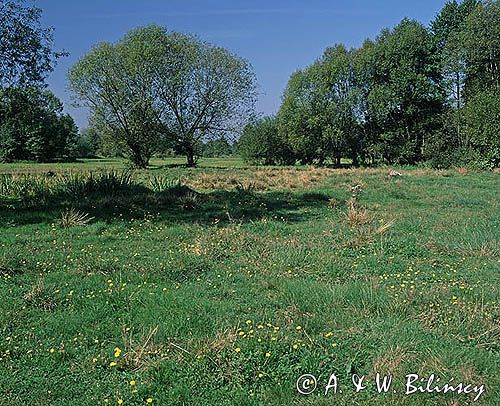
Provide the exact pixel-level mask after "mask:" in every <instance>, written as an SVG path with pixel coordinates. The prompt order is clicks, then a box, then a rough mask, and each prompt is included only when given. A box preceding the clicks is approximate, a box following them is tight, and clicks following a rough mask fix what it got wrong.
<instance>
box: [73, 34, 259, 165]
mask: <svg viewBox="0 0 500 406" xmlns="http://www.w3.org/2000/svg"><path fill="white" fill-rule="evenodd" d="M69 80H70V84H71V88H72V90H73V91H74V92H75V94H76V95H77V96H78V98H80V99H82V100H84V101H85V102H86V103H87V105H88V106H89V107H90V108H91V110H92V112H93V115H94V117H95V118H94V119H95V120H96V121H99V122H100V123H101V124H102V126H103V127H106V129H107V131H106V132H107V133H108V134H109V135H110V136H112V138H113V139H114V140H115V141H116V143H117V144H118V145H120V146H121V147H122V148H123V150H124V152H125V153H126V154H127V155H128V156H129V157H130V159H131V160H132V162H133V163H134V164H135V165H136V166H138V167H145V166H146V165H147V163H148V160H149V158H150V157H151V155H152V154H153V153H154V152H157V151H159V150H160V149H161V147H162V146H164V145H165V142H166V140H167V139H171V140H173V141H174V144H175V149H176V150H177V151H178V152H181V153H183V154H185V155H186V157H187V164H188V166H194V165H195V157H196V151H195V149H196V146H197V144H198V143H199V142H201V140H204V139H209V138H212V137H221V136H225V135H227V134H230V133H232V132H234V131H235V130H236V129H237V128H239V127H241V125H242V120H244V119H245V118H246V117H247V116H248V115H249V114H250V112H251V110H252V109H253V101H254V90H255V88H254V75H253V73H252V71H251V68H250V65H249V64H248V63H247V62H246V61H244V60H243V59H241V58H238V57H236V56H235V55H232V54H231V53H229V52H228V51H226V50H225V49H223V48H218V47H214V46H212V45H209V44H207V43H205V42H202V41H200V40H198V39H197V38H195V37H192V36H188V35H184V34H179V33H175V32H170V31H167V30H166V29H165V28H163V27H160V26H157V25H150V26H147V27H142V28H137V29H134V30H132V31H131V32H129V33H128V34H127V35H126V36H125V37H124V38H123V39H122V40H120V41H119V42H118V43H116V44H114V45H113V44H108V43H104V44H101V45H99V46H97V47H95V48H94V49H93V50H92V51H91V52H90V53H89V54H88V55H86V56H85V57H84V58H82V59H81V60H80V61H79V62H78V63H77V64H76V65H75V66H73V67H72V69H71V71H70V74H69Z"/></svg>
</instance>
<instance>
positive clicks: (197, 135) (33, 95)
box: [0, 0, 500, 168]
mask: <svg viewBox="0 0 500 406" xmlns="http://www.w3.org/2000/svg"><path fill="white" fill-rule="evenodd" d="M499 10H500V6H499V1H498V0H496V1H491V0H486V1H479V0H464V1H463V2H461V3H460V2H457V1H450V2H448V3H446V5H445V6H444V7H443V9H442V10H441V11H440V12H439V13H438V15H437V16H436V17H435V19H434V20H433V21H432V22H431V23H430V25H429V26H424V25H423V24H421V23H419V22H417V21H414V20H409V19H404V20H402V21H401V22H400V23H399V24H398V25H396V26H395V27H393V28H392V29H384V30H382V31H381V32H380V34H379V35H378V36H377V37H376V38H375V39H373V40H371V39H367V40H366V41H365V42H364V44H363V45H362V46H361V47H360V48H355V49H349V48H347V47H346V46H345V45H342V44H336V45H334V46H332V47H329V48H327V49H326V50H325V51H324V53H323V55H322V56H320V57H319V58H318V59H317V60H316V61H314V62H313V63H312V64H311V65H310V66H308V67H306V68H305V69H302V70H298V71H296V72H295V73H293V74H292V76H291V77H290V79H289V82H288V84H287V86H286V89H285V90H284V93H283V97H282V104H281V107H280V109H279V111H278V113H277V114H276V115H275V116H269V117H258V116H256V115H255V114H254V103H255V99H256V95H257V91H256V79H255V75H254V73H253V70H252V67H251V65H250V63H249V62H248V61H246V60H244V59H242V58H240V57H239V56H237V55H235V54H233V53H231V52H229V51H228V50H226V49H224V48H221V47H217V46H214V45H212V44H209V43H206V42H204V41H202V40H201V39H200V38H198V37H196V36H192V35H187V34H181V33H177V32H173V31H170V30H168V29H167V28H165V27H162V26H158V25H149V26H145V27H139V28H136V29H133V30H131V31H130V32H129V33H127V34H126V35H125V36H124V37H123V38H122V39H120V40H119V41H117V42H115V43H108V42H104V43H101V44H97V45H95V46H94V47H93V48H92V49H91V50H90V51H89V52H88V53H86V54H85V55H84V56H82V57H81V58H80V60H79V61H78V62H77V63H76V64H75V65H74V66H72V67H71V69H70V71H69V73H68V83H69V88H70V89H71V91H72V92H73V94H74V96H75V99H76V100H77V101H78V102H79V103H80V104H81V105H83V106H85V107H87V108H88V110H89V111H90V121H89V127H88V128H87V129H85V130H83V131H81V133H78V129H77V127H76V125H75V123H74V121H73V119H72V118H71V117H70V116H69V115H67V114H64V113H63V105H62V103H61V102H60V101H59V100H58V99H57V97H56V96H55V95H54V94H53V93H51V92H50V91H49V90H48V89H47V86H46V84H45V79H46V77H47V75H48V74H49V73H50V72H52V70H53V69H54V66H55V64H56V62H57V60H58V59H59V58H60V57H62V56H64V55H65V53H64V52H57V51H54V49H53V48H54V43H53V30H52V29H50V28H44V27H42V26H41V24H40V16H41V10H40V9H39V8H36V7H32V6H26V5H25V2H24V1H22V0H0V60H1V61H2V63H1V64H0V162H1V161H12V160H17V159H28V160H36V161H48V160H53V159H64V160H68V159H74V158H75V157H77V156H91V155H92V154H95V153H97V152H98V153H100V154H102V155H106V156H123V157H126V158H128V159H129V160H130V162H131V163H132V164H133V165H134V166H136V167H140V168H145V167H147V165H148V163H149V160H150V158H151V157H152V156H153V155H158V154H160V155H165V154H182V155H184V156H185V157H186V161H187V165H188V166H194V165H195V164H196V160H197V157H199V156H200V155H205V156H215V155H227V154H231V153H234V152H235V151H237V153H239V154H240V155H241V156H243V157H244V159H245V160H247V161H249V162H252V163H256V164H273V165H293V164H295V163H297V162H300V163H302V164H315V165H326V164H329V165H337V166H338V165H341V164H342V163H343V162H346V160H347V161H348V162H350V163H351V164H352V165H362V164H363V165H367V164H380V163H386V164H419V163H421V162H427V163H430V164H431V165H433V166H435V167H447V166H451V165H473V166H477V167H482V168H492V167H497V166H498V164H499V161H500V137H499V134H500V91H499V90H500V88H499V74H498V63H499V59H500V58H499V55H500V50H499V47H500V45H499V41H498V38H500V12H499ZM240 133H242V135H241V137H239V134H240ZM228 141H231V142H232V141H234V142H233V143H232V145H231V143H230V142H228Z"/></svg>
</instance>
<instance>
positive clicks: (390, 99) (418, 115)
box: [366, 19, 444, 164]
mask: <svg viewBox="0 0 500 406" xmlns="http://www.w3.org/2000/svg"><path fill="white" fill-rule="evenodd" d="M370 52H373V55H372V56H370V57H369V58H368V59H369V61H370V62H371V63H372V64H373V66H372V67H370V73H371V77H369V78H368V81H369V93H368V96H367V102H368V115H367V116H368V117H369V119H370V120H371V122H370V123H366V125H368V126H371V127H372V129H374V131H375V133H376V138H375V139H373V140H372V142H374V144H375V145H373V147H372V150H373V151H378V153H379V154H380V158H382V160H384V161H386V162H388V163H406V164H414V163H416V162H418V161H420V160H422V159H423V152H424V146H425V144H426V142H428V141H429V139H430V138H431V137H432V134H433V133H434V132H435V130H436V129H437V128H439V126H440V114H441V112H442V110H443V102H444V93H443V92H442V90H441V89H440V87H439V83H440V80H441V72H440V69H439V63H438V60H437V53H436V45H435V42H434V41H433V40H432V37H431V35H430V33H429V32H428V31H427V30H426V28H425V27H424V26H422V24H420V23H418V22H416V21H410V20H407V19H404V20H403V21H401V23H399V24H398V25H397V26H396V27H395V28H394V29H393V30H383V31H382V33H381V34H380V35H379V37H378V38H377V40H376V42H375V44H374V46H373V47H371V48H370Z"/></svg>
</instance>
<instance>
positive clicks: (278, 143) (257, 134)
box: [238, 116, 296, 165]
mask: <svg viewBox="0 0 500 406" xmlns="http://www.w3.org/2000/svg"><path fill="white" fill-rule="evenodd" d="M238 153H239V154H240V155H241V157H242V158H243V159H244V160H245V161H246V162H250V163H252V164H257V165H292V164H294V163H295V161H296V158H295V155H294V154H293V152H292V150H291V148H290V147H289V145H288V144H287V142H286V140H284V139H283V138H282V137H281V136H280V134H279V133H278V121H277V119H276V117H274V116H270V117H263V118H260V119H257V120H254V121H253V122H252V123H249V124H248V125H247V126H246V127H245V129H244V131H243V135H242V136H241V138H240V139H239V142H238Z"/></svg>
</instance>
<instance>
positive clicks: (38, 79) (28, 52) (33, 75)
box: [0, 0, 66, 88]
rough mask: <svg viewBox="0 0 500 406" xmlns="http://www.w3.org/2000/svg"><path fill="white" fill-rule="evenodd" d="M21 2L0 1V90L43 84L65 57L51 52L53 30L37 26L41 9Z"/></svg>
mask: <svg viewBox="0 0 500 406" xmlns="http://www.w3.org/2000/svg"><path fill="white" fill-rule="evenodd" d="M24 3H25V2H24V1H23V0H2V1H1V2H0V60H1V61H2V63H1V64H0V88H4V87H11V86H26V85H39V84H43V81H44V79H45V77H46V75H47V74H48V73H49V72H51V71H52V70H53V68H54V65H55V62H56V60H57V59H58V58H59V57H61V56H63V55H66V54H65V53H60V52H54V51H53V49H52V47H53V30H52V29H51V28H43V27H42V26H41V24H40V20H41V16H42V11H41V9H39V8H37V7H33V6H25V5H24Z"/></svg>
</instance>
